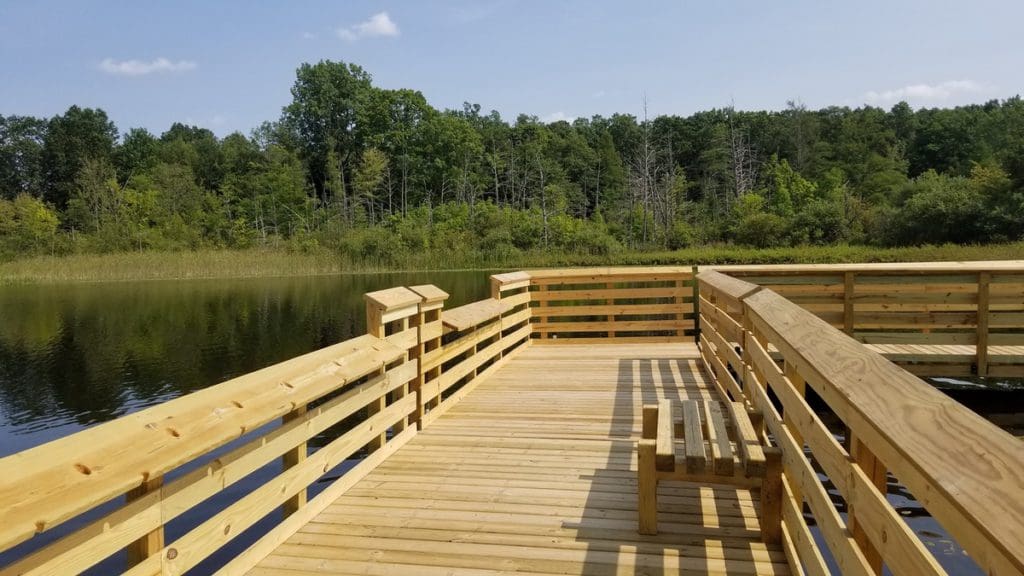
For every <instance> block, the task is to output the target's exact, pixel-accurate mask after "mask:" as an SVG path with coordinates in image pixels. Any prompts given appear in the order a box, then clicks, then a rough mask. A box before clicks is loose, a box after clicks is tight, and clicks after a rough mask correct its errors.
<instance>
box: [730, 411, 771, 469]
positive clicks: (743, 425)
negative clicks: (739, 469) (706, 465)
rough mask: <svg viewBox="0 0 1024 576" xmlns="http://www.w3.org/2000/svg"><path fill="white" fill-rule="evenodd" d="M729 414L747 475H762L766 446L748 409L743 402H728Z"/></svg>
mask: <svg viewBox="0 0 1024 576" xmlns="http://www.w3.org/2000/svg"><path fill="white" fill-rule="evenodd" d="M726 406H727V407H728V409H729V416H731V417H732V422H733V426H734V427H735V428H736V444H737V447H738V448H739V452H740V460H741V461H742V462H743V469H744V471H745V472H746V475H747V476H751V477H762V476H764V474H765V455H764V448H763V447H762V446H761V441H760V439H759V438H758V435H757V431H756V430H754V425H753V424H751V422H750V416H748V415H747V409H746V407H745V406H744V405H743V403H741V402H729V403H727V404H726Z"/></svg>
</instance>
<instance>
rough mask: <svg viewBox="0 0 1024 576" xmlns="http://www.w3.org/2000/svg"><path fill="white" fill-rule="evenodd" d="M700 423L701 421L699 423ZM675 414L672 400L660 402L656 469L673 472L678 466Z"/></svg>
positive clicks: (656, 437)
mask: <svg viewBox="0 0 1024 576" xmlns="http://www.w3.org/2000/svg"><path fill="white" fill-rule="evenodd" d="M698 423H699V421H698ZM675 430H676V427H675V414H674V410H673V407H672V401H671V400H667V399H665V400H661V401H659V402H658V433H657V435H656V436H655V439H656V442H655V448H656V449H655V461H654V464H655V468H657V469H658V470H672V469H673V468H674V467H675V464H676V432H675Z"/></svg>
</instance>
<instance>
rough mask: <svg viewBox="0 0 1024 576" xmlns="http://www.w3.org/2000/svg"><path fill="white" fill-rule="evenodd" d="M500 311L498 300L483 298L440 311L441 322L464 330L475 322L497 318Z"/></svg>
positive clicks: (475, 323) (500, 306) (474, 324)
mask: <svg viewBox="0 0 1024 576" xmlns="http://www.w3.org/2000/svg"><path fill="white" fill-rule="evenodd" d="M501 312H502V305H501V301H500V300H495V299H494V298H485V299H483V300H478V301H476V302H470V303H469V304H463V305H462V306H457V307H455V308H446V309H445V310H443V311H442V312H441V323H442V324H444V325H445V326H448V327H449V328H452V329H454V330H459V331H461V330H466V329H467V328H472V327H473V326H476V325H477V324H480V323H482V322H485V321H487V320H490V319H491V318H497V317H498V315H500V314H501Z"/></svg>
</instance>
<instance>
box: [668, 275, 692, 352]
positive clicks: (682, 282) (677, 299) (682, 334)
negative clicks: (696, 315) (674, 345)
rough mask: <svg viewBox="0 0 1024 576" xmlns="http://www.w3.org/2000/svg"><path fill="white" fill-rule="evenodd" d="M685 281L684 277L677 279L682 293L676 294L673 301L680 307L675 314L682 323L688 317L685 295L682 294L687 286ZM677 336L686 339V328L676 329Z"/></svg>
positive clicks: (678, 287) (677, 286) (677, 285)
mask: <svg viewBox="0 0 1024 576" xmlns="http://www.w3.org/2000/svg"><path fill="white" fill-rule="evenodd" d="M685 282H686V281H685V280H682V279H679V280H676V282H675V285H676V288H677V289H678V290H679V292H680V294H679V295H678V296H676V297H675V298H673V302H674V303H675V305H676V307H677V308H678V309H679V313H678V314H676V315H675V316H676V320H678V321H679V323H680V324H682V323H683V321H684V320H685V319H686V315H685V314H684V313H683V295H682V292H683V288H685V287H686V285H685ZM694 282H696V280H694ZM676 336H678V337H679V340H680V341H682V340H684V339H685V338H686V328H683V327H680V328H679V330H676Z"/></svg>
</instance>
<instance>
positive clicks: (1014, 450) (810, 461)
mask: <svg viewBox="0 0 1024 576" xmlns="http://www.w3.org/2000/svg"><path fill="white" fill-rule="evenodd" d="M698 281H699V291H700V315H701V344H700V346H701V352H702V355H703V356H704V358H705V363H706V366H707V367H708V368H709V370H710V371H711V372H712V373H713V374H714V375H715V378H716V380H717V381H718V382H720V383H722V387H723V388H724V389H725V390H726V391H727V392H728V393H729V395H730V396H732V397H733V398H734V399H737V400H741V401H743V402H745V403H746V404H747V405H748V406H749V408H750V409H751V410H752V411H753V412H755V413H757V414H760V416H761V418H762V420H763V426H764V431H765V433H766V435H770V439H771V441H773V442H775V443H776V444H777V445H778V446H779V447H780V448H781V449H782V454H783V467H784V473H783V494H784V495H783V506H782V527H783V530H782V532H783V543H784V549H785V551H786V554H787V556H788V558H789V560H790V563H791V565H793V566H799V567H801V568H802V570H803V571H804V572H805V573H808V574H828V573H830V569H829V566H828V561H827V560H826V558H830V559H831V561H832V562H834V563H835V565H836V566H837V567H838V569H839V570H840V572H841V573H843V574H863V575H867V574H879V573H881V570H882V567H883V565H884V566H886V567H888V568H890V569H891V571H892V573H894V574H943V573H945V572H944V571H943V569H942V568H941V567H940V566H939V564H938V562H937V561H936V559H935V557H934V556H933V553H932V551H931V550H929V549H928V548H927V547H926V546H925V545H924V544H923V543H922V542H921V540H920V539H919V538H918V536H917V535H916V534H915V533H914V531H913V530H911V528H910V527H909V526H908V525H907V523H906V522H905V521H904V519H903V518H902V517H901V516H900V515H899V514H898V513H897V511H896V510H895V508H893V506H892V505H891V504H890V503H889V502H888V500H887V499H886V483H887V474H891V475H892V476H894V477H895V481H896V482H898V483H900V484H902V485H903V486H904V487H905V488H906V489H907V490H908V491H909V492H910V493H911V494H912V495H913V496H914V497H916V499H917V500H918V501H919V502H920V503H921V504H922V505H923V506H924V507H925V509H927V510H928V512H929V513H930V514H931V515H932V516H933V517H934V518H935V519H936V520H937V521H938V522H939V523H940V524H941V525H942V527H943V528H944V529H945V530H947V531H948V532H949V534H950V535H951V536H952V537H953V538H955V539H956V541H957V542H958V543H959V544H960V545H961V546H962V547H963V548H964V549H965V550H966V551H967V553H968V554H970V556H971V558H973V560H974V561H975V562H976V563H977V564H978V566H979V567H980V568H981V570H982V571H983V572H984V573H986V574H1000V575H1002V574H1021V573H1024V497H1022V495H1024V444H1022V443H1021V442H1020V441H1019V440H1017V439H1016V438H1013V437H1012V436H1010V435H1009V434H1007V433H1006V432H1004V431H1002V430H1000V429H999V428H997V427H996V426H994V425H993V424H991V423H989V422H988V421H986V420H985V419H983V418H981V417H980V416H978V415H976V414H974V413H973V412H971V411H969V410H967V409H966V408H964V407H963V406H961V405H959V404H957V403H956V402H954V401H952V400H950V399H949V398H947V397H946V396H945V395H943V394H942V393H940V392H938V391H936V390H935V389H934V388H933V387H931V386H929V385H928V384H927V383H925V382H923V381H921V380H920V379H918V378H917V377H915V376H913V375H912V374H910V373H908V372H907V371H905V370H903V369H901V368H899V367H898V366H896V365H895V364H893V363H892V362H889V361H888V360H886V359H885V358H884V357H882V356H880V355H879V354H877V353H875V352H872V351H871V350H869V349H867V348H866V347H865V346H863V345H862V344H861V343H860V342H858V341H856V340H854V339H853V338H851V337H849V336H848V335H846V334H844V333H843V332H841V331H839V330H837V329H836V328H835V327H833V326H832V325H830V324H829V323H828V322H826V321H824V320H822V319H821V318H818V317H816V316H815V315H813V314H811V313H810V312H808V311H807V310H806V309H804V308H802V307H800V306H799V305H797V304H795V303H793V302H791V301H789V300H788V299H786V298H784V297H782V296H781V295H779V294H778V293H776V292H775V291H774V290H771V289H766V288H762V287H760V286H757V285H754V284H750V283H747V282H744V281H742V280H738V279H736V278H732V277H729V276H725V275H723V274H720V273H718V272H703V273H701V274H700V275H699V276H698ZM770 349H771V350H772V351H776V350H777V351H778V355H781V362H778V361H777V359H776V357H773V354H772V353H770V351H769V350H770ZM780 364H781V366H780ZM808 389H811V390H813V391H814V392H815V393H816V394H817V396H819V397H820V398H821V399H822V400H823V401H824V402H825V403H826V404H827V405H828V407H829V409H830V410H831V411H832V412H833V413H834V414H835V415H836V416H837V417H838V418H839V420H841V422H842V425H843V427H844V430H843V431H842V433H841V438H842V441H841V440H840V439H839V438H837V437H836V435H835V434H833V431H831V430H830V429H829V428H827V427H826V426H825V424H824V422H823V421H822V419H821V417H820V416H819V414H818V413H816V412H815V411H814V410H812V409H811V407H810V406H809V405H808V403H807V400H806V396H805V395H806V393H807V390H808ZM766 438H768V436H766ZM819 474H820V475H823V476H825V477H826V478H827V481H828V482H831V484H832V485H833V486H835V489H836V490H837V491H838V492H839V494H840V496H841V497H842V500H843V502H844V503H845V506H846V509H845V512H846V513H845V515H844V514H843V510H842V509H841V508H840V507H839V506H837V505H836V503H834V502H833V500H832V499H831V498H830V495H829V493H828V492H827V491H826V488H825V486H824V484H823V480H822V479H821V478H820V477H819ZM805 506H807V507H808V508H809V511H810V515H811V517H812V518H813V523H814V524H816V525H817V527H818V529H820V531H821V536H822V540H823V541H824V543H825V547H824V548H822V547H819V545H818V543H817V541H816V539H815V538H814V536H813V535H812V532H811V528H810V526H809V525H810V523H811V522H809V521H808V519H807V518H805V515H804V508H805Z"/></svg>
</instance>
